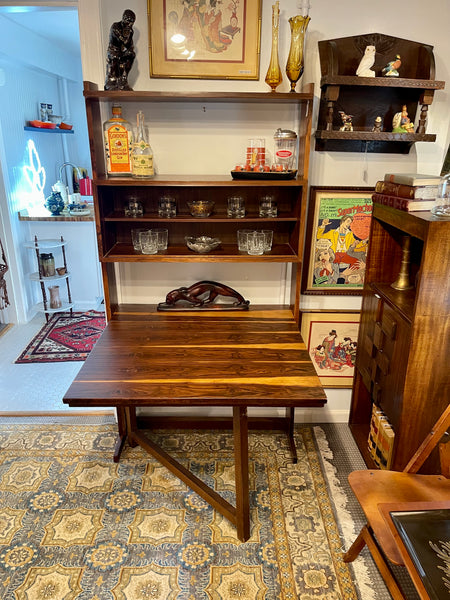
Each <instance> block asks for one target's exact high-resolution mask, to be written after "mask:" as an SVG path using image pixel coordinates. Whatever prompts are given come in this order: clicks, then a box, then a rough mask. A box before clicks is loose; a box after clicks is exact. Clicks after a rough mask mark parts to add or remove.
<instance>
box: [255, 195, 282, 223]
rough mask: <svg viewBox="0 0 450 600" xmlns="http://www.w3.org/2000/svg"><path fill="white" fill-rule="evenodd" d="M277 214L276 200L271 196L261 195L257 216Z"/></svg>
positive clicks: (268, 216) (267, 216)
mask: <svg viewBox="0 0 450 600" xmlns="http://www.w3.org/2000/svg"><path fill="white" fill-rule="evenodd" d="M277 214H278V210H277V201H276V200H275V198H274V197H273V196H263V197H262V198H261V199H260V201H259V216H260V217H263V218H272V217H276V216H277Z"/></svg>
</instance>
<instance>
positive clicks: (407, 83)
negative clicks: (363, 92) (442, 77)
mask: <svg viewBox="0 0 450 600" xmlns="http://www.w3.org/2000/svg"><path fill="white" fill-rule="evenodd" d="M328 85H350V86H351V85H361V86H371V87H385V88H395V87H399V88H418V89H426V90H443V89H444V88H445V81H438V80H436V79H406V78H404V77H358V76H357V75H325V76H323V77H322V78H321V80H320V87H324V86H328Z"/></svg>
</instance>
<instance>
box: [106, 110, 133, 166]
mask: <svg viewBox="0 0 450 600" xmlns="http://www.w3.org/2000/svg"><path fill="white" fill-rule="evenodd" d="M103 140H104V145H105V158H106V173H107V174H108V175H109V176H118V177H124V176H130V175H131V140H132V131H131V125H130V123H129V122H128V121H127V120H126V119H124V118H123V117H122V107H121V106H119V105H118V104H114V105H113V107H112V117H111V119H109V120H108V121H106V122H105V123H104V124H103Z"/></svg>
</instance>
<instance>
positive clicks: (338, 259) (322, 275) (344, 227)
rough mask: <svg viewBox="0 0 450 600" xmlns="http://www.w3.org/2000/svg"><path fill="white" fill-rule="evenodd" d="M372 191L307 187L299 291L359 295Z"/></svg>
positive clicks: (359, 188) (356, 188) (367, 242)
mask: <svg viewBox="0 0 450 600" xmlns="http://www.w3.org/2000/svg"><path fill="white" fill-rule="evenodd" d="M373 193H374V189H373V188H370V187H318V186H313V187H311V190H310V196H309V204H308V222H307V230H306V245H305V266H304V269H303V273H302V293H303V294H316V295H317V294H326V295H332V294H335V295H339V294H340V295H361V294H362V290H363V287H364V276H365V264H366V258H367V250H368V246H369V233H370V225H371V220H372V211H373V202H372V195H373Z"/></svg>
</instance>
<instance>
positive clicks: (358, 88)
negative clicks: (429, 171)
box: [315, 33, 445, 154]
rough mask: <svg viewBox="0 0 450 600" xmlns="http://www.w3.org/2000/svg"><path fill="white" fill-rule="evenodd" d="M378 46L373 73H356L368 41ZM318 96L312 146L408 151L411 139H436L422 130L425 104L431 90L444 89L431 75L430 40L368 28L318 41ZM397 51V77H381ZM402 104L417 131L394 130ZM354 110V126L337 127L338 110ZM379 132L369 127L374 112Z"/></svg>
mask: <svg viewBox="0 0 450 600" xmlns="http://www.w3.org/2000/svg"><path fill="white" fill-rule="evenodd" d="M369 45H373V46H375V48H376V57H375V63H374V65H373V66H372V67H371V70H373V71H374V72H375V74H376V76H375V77H357V76H356V75H355V73H356V70H357V68H358V65H359V62H360V60H361V58H362V57H363V55H364V51H365V48H366V46H369ZM319 54H320V66H321V74H322V77H321V80H320V87H321V99H320V109H319V119H318V126H317V131H316V133H315V137H316V146H315V148H316V150H328V151H333V152H385V153H402V154H407V153H408V152H409V150H410V148H411V146H412V145H413V144H414V143H415V142H434V141H435V139H436V135H435V134H432V133H427V132H426V127H427V112H428V107H429V106H430V105H431V103H432V102H433V97H434V91H435V90H442V89H444V86H445V83H444V82H443V81H436V80H435V64H434V56H433V46H429V45H427V44H421V43H419V42H412V41H409V40H404V39H401V38H397V37H392V36H389V35H383V34H380V33H369V34H365V35H357V36H352V37H345V38H336V39H333V40H323V41H321V42H319ZM397 54H399V55H400V57H401V66H400V68H399V74H400V76H399V77H383V76H382V75H381V71H382V69H383V68H384V67H385V66H386V65H387V64H388V63H389V62H390V61H392V60H394V59H395V57H396V55H397ZM404 104H405V105H406V107H407V111H408V116H409V118H410V119H411V122H412V123H414V122H415V119H416V114H418V123H417V127H416V129H415V133H392V119H393V117H394V114H395V113H397V112H401V110H402V106H403V105H404ZM340 110H342V111H344V112H345V113H346V114H350V115H353V131H339V128H340V126H341V125H342V122H341V119H340V116H339V111H340ZM378 116H380V117H381V118H382V132H373V131H372V127H373V125H374V122H375V118H376V117H378Z"/></svg>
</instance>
